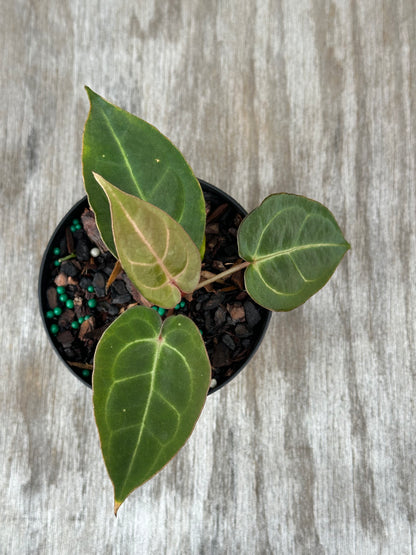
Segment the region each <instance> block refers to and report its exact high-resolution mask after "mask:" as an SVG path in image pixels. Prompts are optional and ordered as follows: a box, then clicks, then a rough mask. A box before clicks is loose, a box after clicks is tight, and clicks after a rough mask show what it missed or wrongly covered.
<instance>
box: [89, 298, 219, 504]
mask: <svg viewBox="0 0 416 555" xmlns="http://www.w3.org/2000/svg"><path fill="white" fill-rule="evenodd" d="M210 379H211V368H210V363H209V360H208V355H207V353H206V350H205V346H204V343H203V340H202V338H201V335H200V333H199V331H198V329H197V327H196V326H195V324H194V323H193V322H192V321H191V320H190V319H189V318H187V317H185V316H171V317H169V318H167V319H166V320H165V321H164V322H163V324H162V321H161V318H160V316H159V315H158V314H157V312H156V311H154V310H152V309H150V308H145V307H142V306H141V307H134V308H130V309H129V310H127V311H126V312H124V313H123V314H122V315H121V316H120V317H119V318H117V319H116V320H115V321H114V322H113V323H112V324H111V326H110V327H109V328H108V329H107V330H106V331H105V332H104V334H103V335H102V337H101V339H100V341H99V343H98V345H97V349H96V352H95V358H94V373H93V403H94V413H95V419H96V423H97V427H98V432H99V436H100V441H101V449H102V452H103V456H104V461H105V464H106V467H107V470H108V473H109V475H110V478H111V480H112V482H113V485H114V499H115V511H116V512H117V509H118V507H119V506H120V505H121V503H122V502H123V501H124V500H125V499H126V497H127V496H128V495H129V494H130V493H131V492H132V491H133V490H134V489H136V488H137V487H139V486H140V485H141V484H143V483H144V482H146V481H147V480H149V478H151V477H152V476H153V475H154V474H156V473H157V472H159V470H161V469H162V468H163V467H164V466H165V465H166V463H167V462H168V461H169V460H170V459H171V458H172V457H173V456H174V455H175V454H176V453H177V452H178V451H179V449H180V448H181V447H182V446H183V445H184V443H185V442H186V440H187V439H188V437H189V436H190V435H191V433H192V430H193V428H194V426H195V423H196V421H197V420H198V417H199V415H200V413H201V410H202V408H203V406H204V403H205V399H206V396H207V392H208V388H209V384H210Z"/></svg>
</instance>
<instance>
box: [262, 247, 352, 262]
mask: <svg viewBox="0 0 416 555" xmlns="http://www.w3.org/2000/svg"><path fill="white" fill-rule="evenodd" d="M342 246H343V244H342V243H309V244H307V245H298V246H295V247H291V248H289V249H285V250H281V251H278V252H273V253H271V254H266V255H264V256H259V257H253V262H264V261H265V260H270V259H272V258H278V257H279V256H290V255H291V254H293V253H296V252H298V251H303V250H309V249H318V248H328V247H342Z"/></svg>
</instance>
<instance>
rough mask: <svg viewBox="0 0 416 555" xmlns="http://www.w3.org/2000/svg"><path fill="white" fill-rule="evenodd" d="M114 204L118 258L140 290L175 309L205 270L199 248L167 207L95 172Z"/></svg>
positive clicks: (113, 220) (113, 222)
mask: <svg viewBox="0 0 416 555" xmlns="http://www.w3.org/2000/svg"><path fill="white" fill-rule="evenodd" d="M94 176H95V178H96V180H97V183H99V185H100V186H101V187H102V189H103V191H104V192H105V194H106V196H107V198H108V201H109V204H110V209H111V221H112V226H113V236H114V240H115V246H116V251H117V257H118V259H119V260H120V263H121V265H122V267H123V269H124V271H125V272H126V274H127V275H128V277H129V278H130V280H131V281H132V282H133V284H134V285H135V287H137V289H138V290H139V291H140V293H141V294H142V295H143V296H144V297H145V298H146V299H148V300H149V301H151V302H152V303H154V304H157V305H158V306H160V307H163V308H172V307H174V306H175V305H176V304H177V303H178V302H179V301H180V300H181V296H182V292H184V293H190V292H192V291H193V290H194V289H195V287H196V285H197V284H198V280H199V276H200V271H201V257H200V254H199V251H198V249H197V247H196V245H195V243H194V242H193V241H192V239H191V238H190V237H189V235H188V234H187V233H186V231H185V230H184V229H183V227H182V226H181V225H180V224H178V223H177V222H176V221H175V220H174V219H173V218H171V217H170V216H169V215H168V214H167V213H166V212H164V211H163V210H161V209H160V208H157V206H154V205H153V204H150V203H149V202H146V201H144V200H140V199H139V198H138V197H135V196H133V195H129V194H128V193H124V192H123V191H121V190H120V189H118V188H117V187H114V185H112V184H111V183H109V182H108V181H107V180H105V179H104V178H103V177H101V176H99V175H97V174H94Z"/></svg>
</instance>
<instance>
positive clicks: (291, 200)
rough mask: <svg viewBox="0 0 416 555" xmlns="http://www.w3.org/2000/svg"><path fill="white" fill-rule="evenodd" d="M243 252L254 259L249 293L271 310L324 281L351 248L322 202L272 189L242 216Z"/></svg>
mask: <svg viewBox="0 0 416 555" xmlns="http://www.w3.org/2000/svg"><path fill="white" fill-rule="evenodd" d="M238 246H239V253H240V256H241V257H242V258H244V259H245V260H247V261H248V262H251V264H250V266H249V267H248V268H247V269H246V271H245V276H244V278H245V284H246V288H247V291H248V293H249V294H250V296H251V297H253V299H254V300H255V301H256V302H257V303H259V304H260V305H262V306H265V307H266V308H268V309H270V310H292V309H293V308H296V307H297V306H299V305H300V304H302V303H304V302H305V301H306V300H307V299H308V298H309V297H310V296H311V295H313V294H314V293H316V292H317V291H318V290H319V289H321V287H323V286H324V285H325V283H326V282H327V281H328V279H329V278H330V277H331V275H332V274H333V272H334V270H335V268H336V267H337V265H338V264H339V262H340V260H341V258H342V257H343V256H344V254H345V252H346V251H347V250H348V249H349V248H350V246H349V244H348V243H347V242H346V241H345V239H344V237H343V235H342V232H341V230H340V229H339V227H338V224H337V222H336V221H335V219H334V217H333V216H332V214H331V213H330V211H329V210H328V209H327V208H325V206H323V205H322V204H320V203H318V202H316V201H313V200H310V199H307V198H305V197H301V196H297V195H289V194H285V193H282V194H275V195H271V196H270V197H268V198H267V199H265V200H264V202H263V203H262V204H261V205H260V206H259V207H258V208H256V209H255V210H253V212H252V213H251V214H249V215H248V216H247V217H246V218H245V219H244V220H243V222H242V224H241V226H240V228H239V232H238Z"/></svg>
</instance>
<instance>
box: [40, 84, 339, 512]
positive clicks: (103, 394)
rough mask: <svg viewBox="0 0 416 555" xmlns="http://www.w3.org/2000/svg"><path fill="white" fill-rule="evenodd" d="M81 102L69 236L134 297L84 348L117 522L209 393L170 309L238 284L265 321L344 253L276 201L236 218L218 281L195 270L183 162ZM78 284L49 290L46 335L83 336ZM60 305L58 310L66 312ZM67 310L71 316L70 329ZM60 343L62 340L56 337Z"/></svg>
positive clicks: (312, 205)
mask: <svg viewBox="0 0 416 555" xmlns="http://www.w3.org/2000/svg"><path fill="white" fill-rule="evenodd" d="M87 92H88V96H89V99H90V103H91V110H90V113H89V116H88V118H87V121H86V125H85V130H84V138H83V155H82V159H83V174H84V182H85V188H86V191H87V195H88V203H89V206H90V207H91V209H92V211H93V214H94V218H93V219H94V222H93V223H91V218H90V217H91V213H90V214H89V213H88V211H87V213H86V214H83V216H82V218H83V219H84V218H85V221H83V224H84V225H83V226H82V224H81V223H80V222H79V221H78V219H75V220H74V221H73V223H72V226H73V232H74V234H76V233H77V232H83V230H82V229H81V228H82V227H83V228H88V229H89V237H90V238H91V237H94V238H95V240H96V243H97V244H98V247H94V249H95V250H94V249H92V250H89V249H88V247H87V252H85V253H84V258H85V264H86V268H87V269H88V265H96V262H95V261H94V260H93V258H94V257H97V258H98V257H101V259H102V260H104V263H105V260H106V257H108V256H110V257H114V259H115V260H116V261H117V262H116V263H115V264H114V266H113V268H112V270H111V272H110V271H108V269H107V275H106V283H105V284H101V287H102V288H103V291H104V292H107V291H108V288H109V287H110V285H111V284H113V285H114V284H115V281H114V280H116V278H118V279H119V281H120V275H122V276H124V277H123V279H124V285H123V287H127V288H128V290H129V291H130V292H131V293H134V294H135V297H134V301H135V302H133V303H129V305H128V307H123V310H120V311H119V313H118V314H117V315H115V316H116V317H115V318H114V321H113V322H112V323H111V324H110V325H109V326H108V327H106V329H105V331H104V332H102V330H101V333H100V338H99V340H98V343H97V344H96V346H95V347H94V362H93V373H92V386H93V404H94V414H95V419H96V424H97V428H98V432H99V436H100V442H101V448H102V452H103V457H104V461H105V464H106V467H107V470H108V473H109V475H110V478H111V480H112V482H113V485H114V498H115V513H117V510H118V508H119V507H120V505H121V503H122V502H123V501H124V500H125V499H126V497H127V496H128V495H129V494H130V493H131V492H132V491H133V490H134V489H136V488H137V487H138V486H140V485H141V484H143V483H144V482H146V481H147V480H148V479H150V478H151V477H152V476H153V475H154V474H156V473H157V472H158V471H159V470H161V469H162V468H163V466H165V464H166V463H167V462H168V461H169V460H170V459H171V458H172V457H173V456H174V455H175V454H176V453H177V452H178V451H179V449H180V448H181V447H182V446H183V445H184V443H185V442H186V440H187V439H188V437H189V436H190V434H191V433H192V430H193V428H194V426H195V424H196V421H197V419H198V417H199V415H200V413H201V410H202V408H203V406H204V403H205V400H206V397H207V393H208V391H209V388H210V385H212V382H211V380H212V375H211V364H210V359H209V356H208V353H207V349H206V341H205V342H204V338H203V336H202V335H201V330H200V329H198V326H197V325H196V324H195V323H194V321H193V320H192V318H190V317H189V316H188V315H186V314H185V313H184V311H183V310H182V311H181V308H183V305H186V303H188V304H190V303H191V302H192V301H193V299H194V298H195V296H197V295H198V292H200V291H201V290H202V291H204V290H209V289H210V288H212V287H213V284H214V283H221V282H223V281H224V280H227V279H230V278H236V277H237V276H239V279H240V282H241V281H242V280H244V288H245V291H244V292H243V294H244V295H245V297H244V298H245V299H247V298H248V299H250V298H251V299H252V301H251V300H248V301H247V300H246V301H245V302H247V303H251V304H252V306H254V305H253V302H254V303H255V305H256V306H257V305H259V306H260V307H264V310H265V311H266V312H265V314H266V315H267V311H269V310H271V311H288V310H292V309H294V308H296V307H298V306H299V305H301V304H302V303H304V302H305V301H306V300H307V299H308V298H309V297H310V296H311V295H313V294H314V293H316V292H317V291H318V290H319V289H320V288H321V287H322V286H323V285H324V284H325V283H326V282H327V281H328V279H329V278H330V277H331V275H332V273H333V272H334V271H335V268H336V267H337V265H338V263H339V262H340V260H341V259H342V257H343V256H344V254H345V253H346V251H347V250H348V249H349V245H348V243H347V242H346V241H345V239H344V237H343V235H342V232H341V230H340V229H339V226H338V224H337V223H336V221H335V219H334V217H333V216H332V214H331V213H330V212H329V210H328V209H327V208H325V207H324V206H323V205H321V204H319V203H318V202H316V201H313V200H310V199H307V198H305V197H302V196H297V195H293V194H285V193H278V194H273V195H270V196H269V197H267V198H266V199H265V200H264V201H263V202H262V204H261V205H260V206H259V207H258V208H256V209H255V210H253V211H252V212H251V213H250V214H249V215H247V216H246V217H245V218H244V219H243V220H242V222H241V223H239V222H238V224H239V225H238V230H235V233H236V235H237V246H238V257H239V259H238V260H237V261H236V262H235V263H234V264H232V265H231V266H227V265H224V264H223V263H221V264H222V267H221V266H220V267H219V268H218V270H219V271H218V272H217V273H213V272H210V273H208V274H207V273H205V274H204V271H202V272H201V261H202V260H203V259H204V253H205V252H206V249H207V248H208V247H210V245H207V244H206V241H205V237H206V229H207V224H206V203H205V201H204V195H203V192H202V190H201V186H200V183H199V182H198V180H197V179H196V178H195V176H194V174H193V172H192V170H191V169H190V167H189V166H188V164H187V163H186V161H185V160H184V158H183V156H182V154H181V153H180V152H179V151H178V150H177V149H176V148H175V147H174V146H173V145H172V143H171V142H170V141H169V140H168V139H167V138H166V137H164V136H163V135H162V134H161V133H160V132H159V131H157V130H156V129H155V128H154V127H152V126H151V125H150V124H148V123H147V122H145V121H143V120H141V119H139V118H137V117H135V116H133V115H131V114H129V113H127V112H125V111H124V110H121V109H120V108H117V107H116V106H114V105H112V104H110V103H109V102H107V101H106V100H104V99H103V98H101V97H100V96H99V95H97V94H96V93H94V92H93V91H91V90H90V89H88V88H87ZM240 219H241V218H240ZM95 226H96V227H95ZM217 233H218V231H217ZM71 240H72V239H71V237H70V236H69V235H68V233H67V234H66V237H65V241H66V244H67V250H69V251H70V252H69V254H67V255H66V256H63V257H62V256H60V254H61V251H62V249H60V248H59V246H55V247H54V248H55V249H56V250H55V251H54V252H55V256H56V257H58V258H56V260H55V263H56V264H57V266H59V265H61V264H62V265H64V264H67V265H69V264H71V263H72V262H71V260H72V259H73V258H74V257H75V253H74V252H72V251H73V250H74V248H75V247H74V246H72V249H71V245H72V244H71ZM220 242H221V241H220ZM79 244H80V242H78V245H79ZM77 248H78V246H77ZM82 248H84V250H85V245H84V246H83V247H82ZM81 250H82V249H81ZM93 251H94V252H93ZM97 255H98V256H97ZM105 269H106V268H104V270H105ZM69 273H70V272H69ZM67 274H68V270H67V273H66V274H65V275H64V278H62V279H65V280H66V281H65V285H67V287H71V286H72V287H76V288H78V289H77V290H80V288H81V285H80V283H79V282H78V281H76V280H74V279H72V282H73V283H72V282H71V275H67ZM85 275H87V274H86V273H85ZM85 275H84V276H83V277H82V278H81V279H84V286H83V289H84V290H85V295H84V298H83V299H82V298H80V297H77V296H75V297H74V298H73V299H72V298H68V296H67V294H66V292H65V285H59V282H57V281H56V280H55V284H56V288H52V289H51V291H50V296H49V297H50V298H48V303H49V310H48V311H47V313H46V317H49V318H50V321H53V319H54V318H63V322H62V321H60V322H58V324H57V323H52V324H50V323H49V330H50V332H51V333H52V334H57V333H58V332H59V328H60V325H59V324H61V328H62V327H63V328H65V326H67V327H68V326H69V325H70V326H71V327H72V328H73V329H78V328H79V329H80V330H81V331H82V333H83V337H87V338H88V330H89V328H90V327H91V326H90V323H91V320H90V318H89V316H90V314H89V313H88V311H89V309H90V308H93V307H95V305H96V299H95V298H94V295H95V288H94V285H87V283H88V280H87V278H86V277H85ZM65 276H66V277H65ZM201 276H202V277H201ZM95 285H96V284H95ZM42 286H43V287H44V284H42ZM118 287H119V288H120V287H121V285H120V283H119V284H118ZM217 294H218V293H216V292H215V290H214V296H215V295H217ZM58 295H59V299H60V302H61V303H65V306H66V309H65V313H64V315H62V308H61V307H60V306H57V296H58ZM88 295H90V297H89V296H88ZM241 299H243V297H241ZM238 303H240V304H241V303H242V301H236V304H235V305H233V307H232V309H228V310H229V312H230V314H228V315H227V316H226V318H228V320H232V321H235V322H238V320H239V318H241V314H242V311H241V310H239V309H241V308H242V307H241V306H240V305H239V304H238ZM199 304H203V303H199ZM53 305H55V306H53ZM75 305H76V306H75ZM131 305H133V306H131ZM248 306H249V305H248V304H247V307H248ZM124 308H127V309H126V310H125V309H124ZM54 311H55V312H54ZM65 314H67V316H65ZM68 314H69V316H68ZM74 314H75V315H80V316H79V317H78V318H76V319H74V320H72V321H71V322H69V320H68V318H71V319H72V318H74ZM216 314H217V313H216ZM64 316H65V317H64ZM220 317H221V318H224V314H222V313H219V316H218V319H220ZM194 319H195V318H194ZM241 319H242V320H244V317H242V318H241ZM266 320H267V317H266ZM89 322H90V323H89ZM59 333H61V334H63V333H66V334H67V335H66V337H67V338H68V341H70V339H71V337H72V334H71V333H70V332H68V330H65V331H64V332H59ZM242 336H243V335H242ZM88 340H89V339H88ZM231 340H232V338H229V339H228V341H231ZM86 370H88V368H86Z"/></svg>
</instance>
